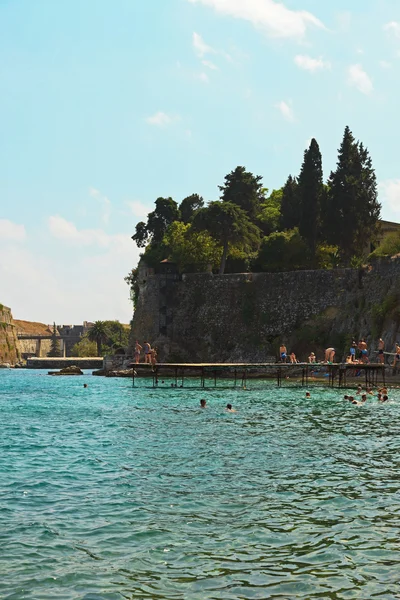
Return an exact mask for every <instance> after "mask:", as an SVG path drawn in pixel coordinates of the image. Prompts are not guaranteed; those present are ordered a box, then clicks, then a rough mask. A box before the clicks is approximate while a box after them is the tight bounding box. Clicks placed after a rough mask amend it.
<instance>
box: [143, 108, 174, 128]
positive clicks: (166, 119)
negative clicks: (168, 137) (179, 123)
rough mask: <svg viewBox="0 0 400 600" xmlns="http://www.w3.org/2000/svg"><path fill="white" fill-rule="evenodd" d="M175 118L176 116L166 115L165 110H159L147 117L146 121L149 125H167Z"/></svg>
mask: <svg viewBox="0 0 400 600" xmlns="http://www.w3.org/2000/svg"><path fill="white" fill-rule="evenodd" d="M176 120H177V117H171V116H170V115H167V114H166V113H165V112H162V111H159V112H156V113H155V114H154V115H152V116H151V117H147V119H146V122H147V123H148V124H149V125H155V126H156V127H167V126H168V125H171V124H172V123H174V122H175V121H176Z"/></svg>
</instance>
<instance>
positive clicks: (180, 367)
mask: <svg viewBox="0 0 400 600" xmlns="http://www.w3.org/2000/svg"><path fill="white" fill-rule="evenodd" d="M130 366H131V367H132V368H133V386H134V387H135V386H136V385H137V379H140V375H139V371H143V374H145V375H146V376H148V375H151V377H152V380H153V384H152V385H153V387H154V388H156V387H158V386H159V384H160V382H162V383H164V380H165V379H168V380H169V381H170V380H171V379H172V383H170V387H174V388H183V387H184V386H185V380H188V379H189V378H190V380H191V382H193V380H198V381H199V387H200V389H205V388H213V387H214V388H215V387H222V386H218V381H225V382H227V381H228V380H229V381H233V382H232V383H231V384H230V385H225V386H224V387H230V388H231V387H242V388H245V387H246V386H247V383H248V381H249V380H251V379H274V380H276V382H277V385H278V387H281V386H282V384H283V383H284V382H285V381H287V380H288V379H289V378H292V381H293V380H296V382H297V383H298V384H299V385H301V386H303V387H304V386H309V384H310V383H314V384H315V383H323V382H324V381H327V384H328V386H329V387H332V388H333V387H338V388H344V387H347V384H348V379H349V378H350V377H351V376H353V377H358V381H360V380H361V381H363V380H364V378H365V387H367V388H369V387H370V388H372V387H377V386H378V385H379V384H382V385H383V386H384V385H385V384H386V376H385V369H386V367H385V365H383V364H380V363H373V364H371V363H370V364H349V363H328V364H326V363H316V364H309V363H297V364H290V363H157V364H156V365H154V367H153V366H152V365H150V364H143V363H141V364H139V365H136V364H134V363H132V364H131V365H130ZM321 375H322V377H324V379H321V377H319V378H318V376H321ZM362 375H364V377H363V378H362V379H361V377H362ZM169 381H168V382H169ZM353 383H355V382H353ZM190 387H191V388H193V387H194V386H193V383H192V384H191V386H190Z"/></svg>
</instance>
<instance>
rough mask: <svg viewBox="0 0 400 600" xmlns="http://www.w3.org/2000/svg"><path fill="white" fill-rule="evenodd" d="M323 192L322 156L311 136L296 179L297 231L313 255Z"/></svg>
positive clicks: (317, 235) (313, 255) (318, 231)
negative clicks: (298, 215)
mask: <svg viewBox="0 0 400 600" xmlns="http://www.w3.org/2000/svg"><path fill="white" fill-rule="evenodd" d="M322 194H323V173H322V157H321V152H320V150H319V146H318V143H317V141H316V140H315V139H314V138H313V139H312V140H311V144H310V147H309V148H308V150H306V151H305V152H304V161H303V165H302V167H301V171H300V175H299V180H298V198H299V204H300V210H301V214H300V224H299V231H300V235H301V236H302V238H303V239H304V240H305V241H306V243H307V246H308V247H309V249H310V253H311V256H312V258H314V257H315V250H316V246H317V240H318V237H319V233H320V230H319V225H320V210H321V199H322Z"/></svg>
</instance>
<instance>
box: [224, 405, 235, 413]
mask: <svg viewBox="0 0 400 600" xmlns="http://www.w3.org/2000/svg"><path fill="white" fill-rule="evenodd" d="M226 412H231V413H234V412H236V410H235V409H234V408H232V404H227V405H226Z"/></svg>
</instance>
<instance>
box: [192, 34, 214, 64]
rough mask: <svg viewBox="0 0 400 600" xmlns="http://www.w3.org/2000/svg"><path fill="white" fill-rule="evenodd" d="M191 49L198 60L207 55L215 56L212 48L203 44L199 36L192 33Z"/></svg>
mask: <svg viewBox="0 0 400 600" xmlns="http://www.w3.org/2000/svg"><path fill="white" fill-rule="evenodd" d="M192 41H193V48H194V51H195V53H196V54H197V56H198V57H199V58H204V56H206V55H207V54H216V51H215V50H214V48H212V47H211V46H209V45H208V44H206V43H205V41H204V40H203V38H202V37H201V35H200V34H198V33H196V32H195V31H194V32H193V37H192Z"/></svg>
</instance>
